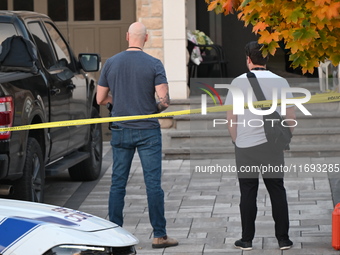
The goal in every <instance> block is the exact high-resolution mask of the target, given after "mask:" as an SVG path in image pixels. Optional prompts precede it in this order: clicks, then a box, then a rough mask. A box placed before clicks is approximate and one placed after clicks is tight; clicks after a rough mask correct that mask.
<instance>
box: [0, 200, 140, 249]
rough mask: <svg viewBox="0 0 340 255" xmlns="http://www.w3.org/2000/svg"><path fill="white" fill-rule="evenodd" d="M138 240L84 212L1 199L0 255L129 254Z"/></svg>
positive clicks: (105, 221)
mask: <svg viewBox="0 0 340 255" xmlns="http://www.w3.org/2000/svg"><path fill="white" fill-rule="evenodd" d="M137 243H138V239H137V238H136V237H134V236H133V235H132V234H130V233H129V232H128V231H126V230H124V229H123V228H121V227H119V226H118V225H116V224H114V223H112V222H110V221H107V220H104V219H102V218H99V217H96V216H94V215H91V214H87V213H85V212H81V211H77V210H73V209H69V208H64V207H59V206H53V205H47V204H41V203H33V202H26V201H17V200H10V199H0V254H1V255H9V254H12V255H14V254H16V255H38V254H39V255H52V254H53V255H66V254H67V255H83V254H93V255H94V254H100V255H114V254H121V255H129V254H136V251H135V245H136V244H137Z"/></svg>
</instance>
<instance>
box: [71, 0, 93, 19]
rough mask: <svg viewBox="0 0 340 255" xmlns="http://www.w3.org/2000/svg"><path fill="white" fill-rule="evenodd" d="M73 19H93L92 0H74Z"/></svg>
mask: <svg viewBox="0 0 340 255" xmlns="http://www.w3.org/2000/svg"><path fill="white" fill-rule="evenodd" d="M73 8H74V20H75V21H85V20H94V0H74V6H73Z"/></svg>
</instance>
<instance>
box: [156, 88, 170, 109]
mask: <svg viewBox="0 0 340 255" xmlns="http://www.w3.org/2000/svg"><path fill="white" fill-rule="evenodd" d="M155 89H156V95H157V97H158V100H159V102H157V107H158V111H159V112H162V111H164V110H166V109H167V108H168V107H169V105H170V97H169V86H168V84H166V83H162V84H159V85H157V86H156V87H155Z"/></svg>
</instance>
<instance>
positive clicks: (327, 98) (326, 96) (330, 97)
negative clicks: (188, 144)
mask: <svg viewBox="0 0 340 255" xmlns="http://www.w3.org/2000/svg"><path fill="white" fill-rule="evenodd" d="M302 98H304V97H296V98H294V99H302ZM337 101H340V93H338V92H328V93H323V94H317V95H313V96H312V97H311V99H310V100H309V101H308V102H306V103H304V104H316V103H330V102H337ZM280 103H281V102H280V100H278V104H280ZM253 105H254V106H255V107H256V108H258V107H271V105H272V104H271V100H266V101H257V102H254V103H253ZM244 107H245V108H248V106H247V104H245V105H244ZM232 109H233V107H232V105H223V106H214V107H207V112H224V111H229V110H232ZM201 112H202V109H201V108H199V109H190V110H182V111H175V112H165V113H157V114H149V115H137V116H124V117H107V118H92V119H79V120H65V121H56V122H47V123H38V124H32V125H24V126H17V127H6V128H0V132H7V131H22V130H30V129H41V128H55V127H68V126H79V125H88V124H96V123H107V122H119V121H126V120H140V119H149V118H166V117H174V116H179V115H188V114H199V113H201Z"/></svg>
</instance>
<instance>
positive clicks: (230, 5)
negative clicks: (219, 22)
mask: <svg viewBox="0 0 340 255" xmlns="http://www.w3.org/2000/svg"><path fill="white" fill-rule="evenodd" d="M222 7H223V8H224V14H225V15H228V14H229V13H233V12H234V11H233V7H234V3H233V0H227V1H226V2H225V3H224V5H223V6H222Z"/></svg>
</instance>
